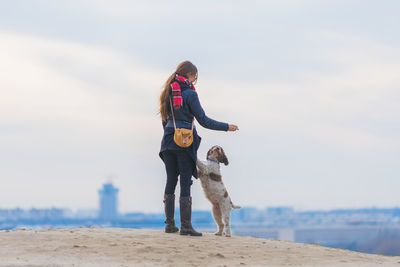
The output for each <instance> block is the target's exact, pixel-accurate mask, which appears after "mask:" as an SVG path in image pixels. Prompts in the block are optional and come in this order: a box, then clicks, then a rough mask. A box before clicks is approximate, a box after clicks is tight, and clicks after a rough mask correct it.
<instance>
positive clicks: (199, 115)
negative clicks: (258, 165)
mask: <svg viewBox="0 0 400 267" xmlns="http://www.w3.org/2000/svg"><path fill="white" fill-rule="evenodd" d="M178 82H179V85H180V87H181V92H182V100H183V104H182V107H180V108H179V109H175V107H173V109H174V116H175V122H176V127H177V128H187V129H190V128H191V122H192V119H193V117H195V118H196V120H197V121H198V123H199V124H200V125H201V126H203V127H204V128H208V129H211V130H218V131H228V129H229V124H228V123H224V122H219V121H216V120H213V119H211V118H209V117H207V115H206V114H205V112H204V110H203V108H202V107H201V105H200V101H199V97H198V95H197V92H196V91H194V90H192V89H191V88H190V87H189V86H188V85H187V84H185V83H183V82H180V81H178ZM171 101H172V97H171ZM172 103H173V102H172ZM162 124H163V128H164V135H163V138H162V141H161V149H160V153H159V156H160V157H161V159H163V156H162V152H163V151H166V150H184V151H187V152H188V154H189V156H190V157H191V158H192V160H193V162H194V169H193V176H194V177H196V178H197V169H196V161H197V150H198V149H199V146H200V142H201V137H200V136H199V135H198V134H197V131H196V126H195V127H194V128H193V144H192V145H191V146H189V147H187V148H182V147H179V146H178V145H176V144H175V142H174V124H173V122H172V115H171V113H170V114H169V116H168V119H167V121H163V122H162Z"/></svg>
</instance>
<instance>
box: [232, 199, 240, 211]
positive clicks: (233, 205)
mask: <svg viewBox="0 0 400 267" xmlns="http://www.w3.org/2000/svg"><path fill="white" fill-rule="evenodd" d="M231 206H232V209H235V210H237V209H241V208H242V207H241V206H237V205H235V204H233V203H232V201H231Z"/></svg>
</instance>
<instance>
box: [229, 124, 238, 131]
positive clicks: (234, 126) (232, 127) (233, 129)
mask: <svg viewBox="0 0 400 267" xmlns="http://www.w3.org/2000/svg"><path fill="white" fill-rule="evenodd" d="M237 130H239V127H237V126H236V125H234V124H229V129H228V131H230V132H234V131H237Z"/></svg>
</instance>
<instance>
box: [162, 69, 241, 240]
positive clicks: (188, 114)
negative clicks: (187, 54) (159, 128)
mask: <svg viewBox="0 0 400 267" xmlns="http://www.w3.org/2000/svg"><path fill="white" fill-rule="evenodd" d="M196 81H197V68H196V66H195V65H193V64H192V63H191V62H190V61H184V62H182V63H180V64H179V65H178V67H177V68H176V71H175V72H174V73H172V74H171V76H170V77H169V78H168V80H167V81H166V82H165V85H164V89H163V91H162V93H161V96H160V114H161V119H162V125H163V128H164V136H163V138H162V142H161V150H160V153H159V155H160V157H161V159H162V160H163V161H164V164H165V169H166V172H167V183H166V186H165V192H164V210H165V217H166V220H165V223H166V227H165V232H166V233H175V232H177V231H178V230H179V229H178V228H177V227H176V226H175V221H174V210H175V187H176V184H177V182H178V175H180V186H181V193H180V198H179V206H180V216H181V230H180V234H181V235H191V236H201V235H202V234H201V233H199V232H196V231H195V230H194V229H193V227H192V223H191V214H192V198H191V196H190V186H191V185H192V183H193V182H192V176H194V177H195V178H197V169H196V160H197V149H198V148H199V146H200V141H201V137H200V136H198V135H197V131H196V127H193V143H192V144H191V145H190V146H189V147H187V148H182V147H179V146H178V145H176V144H175V142H174V123H173V117H172V115H173V116H174V118H175V124H176V127H177V128H186V129H191V128H192V123H194V121H193V119H194V117H195V118H196V120H197V121H198V122H199V123H200V125H201V126H203V127H205V128H208V129H212V130H218V131H236V130H238V127H237V126H236V125H230V124H228V123H223V122H218V121H215V120H213V119H210V118H208V117H207V116H206V114H205V113H204V110H203V108H202V107H201V105H200V102H199V98H198V96H197V93H196V91H195V87H194V85H193V83H196ZM172 109H173V113H171V110H172Z"/></svg>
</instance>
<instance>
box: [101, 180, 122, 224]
mask: <svg viewBox="0 0 400 267" xmlns="http://www.w3.org/2000/svg"><path fill="white" fill-rule="evenodd" d="M118 191H119V189H118V188H116V187H114V186H113V184H112V183H107V184H103V188H102V189H100V190H99V197H100V212H99V218H100V219H102V220H107V221H112V220H115V219H117V217H118Z"/></svg>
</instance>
